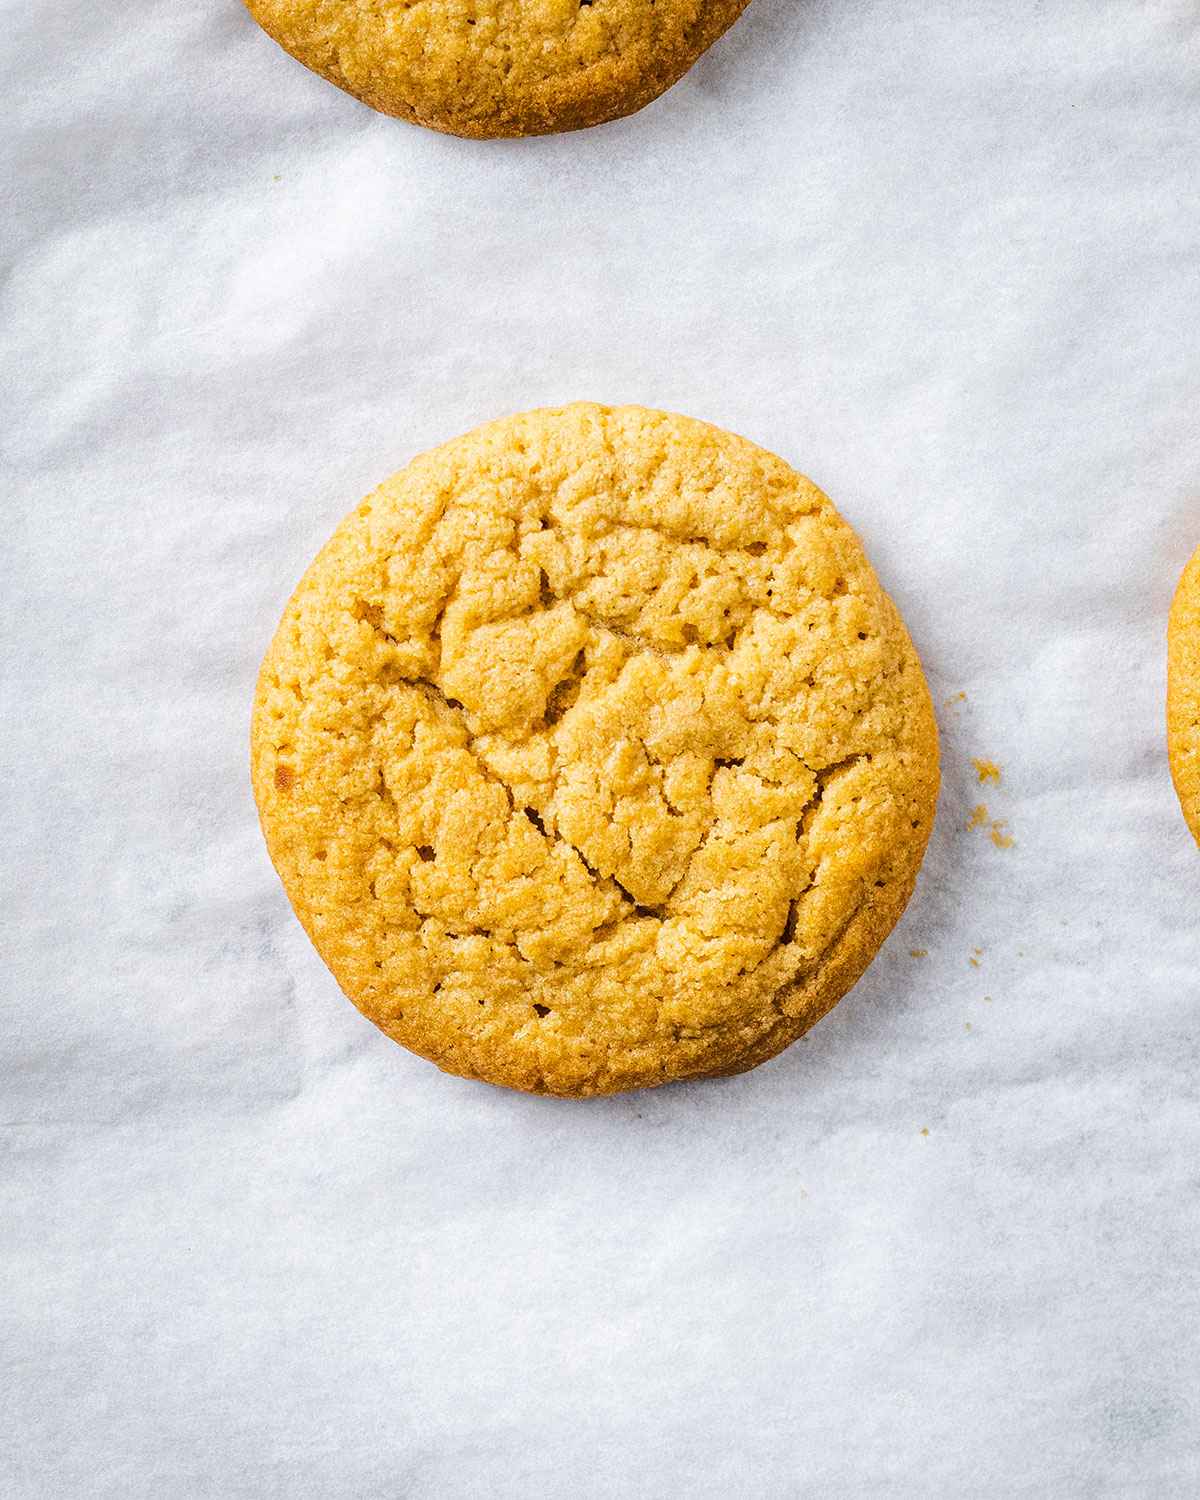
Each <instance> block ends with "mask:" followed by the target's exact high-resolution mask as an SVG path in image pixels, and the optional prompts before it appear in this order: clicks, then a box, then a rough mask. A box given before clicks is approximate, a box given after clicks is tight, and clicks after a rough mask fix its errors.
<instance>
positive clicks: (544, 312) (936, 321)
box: [0, 0, 1200, 1500]
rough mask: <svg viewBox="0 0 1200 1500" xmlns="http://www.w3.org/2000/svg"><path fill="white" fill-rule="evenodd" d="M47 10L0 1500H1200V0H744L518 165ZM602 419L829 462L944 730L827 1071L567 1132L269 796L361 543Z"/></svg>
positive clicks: (32, 88) (17, 321)
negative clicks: (1165, 725) (903, 904)
mask: <svg viewBox="0 0 1200 1500" xmlns="http://www.w3.org/2000/svg"><path fill="white" fill-rule="evenodd" d="M0 19H2V21H3V36H4V44H3V49H2V51H3V61H2V63H0V78H2V82H3V98H4V101H5V103H4V110H5V128H4V131H3V138H2V140H0V153H2V155H3V163H2V166H3V181H4V183H5V190H6V193H7V195H8V196H7V206H6V208H5V210H4V213H3V221H2V230H0V233H2V236H3V245H4V250H5V260H6V269H7V277H6V280H5V283H4V286H3V292H2V296H3V303H2V317H3V331H2V339H0V361H2V365H0V369H2V376H3V387H4V397H3V428H4V465H5V489H4V497H5V498H4V502H3V503H4V527H3V556H4V561H3V573H2V577H0V600H2V606H3V611H4V615H5V650H6V669H5V673H6V675H5V685H4V697H3V705H2V708H3V724H2V730H0V732H2V734H3V738H4V742H5V762H6V766H7V768H8V772H9V774H8V775H7V777H6V779H5V781H4V784H3V785H4V792H3V795H4V799H5V804H6V808H5V811H4V823H3V826H4V839H3V843H4V859H5V863H6V865H7V876H6V880H7V884H6V888H5V890H4V892H3V901H4V918H5V928H6V937H7V939H8V941H7V944H6V957H5V959H4V964H5V982H4V985H3V994H4V1000H5V1004H6V1006H7V1007H8V1010H7V1015H6V1017H5V1019H4V1020H3V1023H2V1026H3V1032H2V1034H3V1047H4V1053H5V1060H4V1065H3V1122H4V1125H5V1128H4V1130H3V1132H2V1133H0V1149H2V1150H3V1154H4V1192H5V1202H4V1207H3V1212H2V1214H0V1236H2V1241H3V1246H4V1257H5V1262H6V1265H5V1269H6V1271H7V1286H8V1293H7V1296H6V1299H5V1303H4V1306H3V1310H2V1312H0V1316H2V1317H3V1320H4V1326H3V1340H2V1344H0V1347H2V1350H3V1354H2V1359H3V1367H2V1368H0V1379H2V1382H3V1388H4V1406H5V1408H6V1411H5V1416H4V1421H3V1427H4V1429H5V1431H4V1433H3V1434H0V1492H2V1493H3V1494H4V1495H5V1496H6V1497H7V1496H11V1497H20V1500H26V1497H34V1496H37V1497H41V1496H48V1497H54V1500H58V1497H69V1500H74V1497H93V1496H102V1497H122V1500H126V1497H138V1500H140V1497H154V1500H161V1497H169V1500H175V1497H181V1500H192V1497H209V1496H211V1497H216V1500H242V1497H246V1500H263V1497H267V1500H273V1497H287V1500H292V1497H310V1496H311V1497H314V1500H349V1497H372V1500H373V1497H388V1500H391V1497H400V1496H403V1497H411V1500H460V1497H474V1496H479V1497H487V1500H492V1497H498V1500H505V1497H522V1500H525V1497H549V1500H558V1497H565V1500H585V1497H594V1496H595V1497H609V1496H613V1497H653V1500H660V1497H664V1500H666V1497H673V1496H687V1497H696V1496H698V1497H722V1500H727V1497H743V1496H745V1497H766V1500H774V1497H810V1496H811V1497H853V1500H857V1497H875V1496H898V1497H906V1500H907V1497H919V1500H926V1497H954V1500H958V1497H964V1496H965V1497H973V1496H985V1497H992V1496H1000V1497H1003V1496H1037V1497H1041V1496H1052V1497H1056V1500H1058V1497H1075V1496H1081V1497H1093V1496H1125V1495H1130V1496H1152V1497H1164V1496H1166V1497H1175V1496H1179V1497H1191V1496H1194V1495H1196V1494H1197V1493H1198V1492H1200V1396H1198V1394H1197V1388H1198V1383H1200V1380H1198V1377H1200V1275H1198V1265H1200V1253H1198V1240H1200V1191H1198V1190H1200V1113H1198V1109H1197V1104H1198V1095H1200V1007H1198V1004H1197V1001H1198V998H1200V996H1198V989H1200V985H1198V982H1197V935H1196V909H1197V894H1198V893H1200V853H1198V852H1197V850H1196V848H1195V847H1194V846H1193V844H1192V842H1191V840H1190V838H1189V836H1188V834H1187V831H1186V829H1185V827H1184V825H1183V822H1182V820H1181V818H1180V816H1179V811H1178V808H1177V805H1176V803H1175V800H1174V797H1173V794H1172V790H1171V786H1170V783H1169V779H1168V775H1167V768H1166V761H1165V752H1164V745H1163V730H1162V719H1163V690H1164V660H1163V657H1164V641H1163V631H1164V623H1165V616H1166V610H1167V606H1168V602H1169V598H1170V594H1171V591H1172V588H1173V586H1174V583H1175V580H1176V577H1177V575H1178V573H1179V570H1180V568H1181V567H1182V565H1183V562H1184V560H1185V558H1186V557H1187V555H1188V553H1189V552H1190V551H1191V549H1192V547H1193V546H1194V545H1195V544H1196V543H1197V542H1200V399H1198V398H1200V10H1198V9H1197V6H1196V4H1195V3H1194V0H1140V3H1139V0H920V3H918V0H754V3H753V4H752V5H751V7H750V9H749V10H748V11H747V12H746V14H745V16H744V18H743V19H742V21H741V22H740V23H739V24H738V25H737V26H736V27H735V28H734V29H733V31H731V32H730V33H729V35H728V36H727V37H726V38H725V39H724V40H723V41H722V42H721V43H720V44H719V45H718V46H717V47H715V48H714V49H713V51H712V52H711V53H710V54H709V56H708V57H706V58H705V59H704V60H703V61H702V62H701V63H700V64H699V66H697V67H696V69H695V70H694V71H693V72H692V73H691V74H690V75H689V77H688V78H687V79H685V81H684V82H683V83H681V84H680V85H679V86H678V87H677V88H676V89H674V90H673V91H672V92H671V93H669V94H668V95H667V96H665V97H664V98H663V99H661V100H659V101H658V102H657V103H656V104H654V105H652V106H651V107H650V108H649V109H647V110H645V111H644V112H643V113H641V114H639V115H637V116H634V117H633V118H632V119H630V120H626V121H623V122H620V123H617V124H614V125H611V126H606V127H602V128H600V129H597V130H593V131H590V132H586V133H584V134H580V135H568V136H560V137H557V138H550V139H543V140H533V141H524V142H499V143H497V142H492V143H489V142H476V143H469V142H463V141H457V140H453V139H449V138H444V137H440V136H437V135H434V134H431V133H428V132H424V131H421V130H418V129H414V128H411V127H409V126H405V125H402V124H399V123H397V122H395V121H391V120H388V119H385V118H383V117H381V116H378V115H374V114H372V113H371V112H370V111H369V110H367V109H365V108H363V107H361V106H359V105H357V104H355V103H354V102H353V101H352V100H350V99H349V98H347V97H345V96H343V95H341V94H339V93H337V92H336V91H335V90H334V89H332V88H330V87H329V86H328V85H326V84H324V83H322V82H321V81H320V80H319V79H317V78H315V77H313V76H312V75H310V74H308V73H306V72H305V71H304V70H303V69H302V68H300V67H299V66H298V65H296V64H294V63H293V62H291V61H290V60H289V59H288V58H286V57H285V56H284V55H283V54H282V53H280V52H278V51H277V49H276V48H275V47H274V46H273V44H272V43H270V42H269V41H268V40H267V39H266V38H265V37H264V36H263V35H262V33H261V32H259V31H258V30H257V28H256V27H255V26H254V25H253V24H252V22H251V21H250V20H249V19H248V17H247V16H246V15H245V14H244V13H243V11H242V10H241V8H240V7H239V6H238V5H237V4H236V3H234V0H211V3H200V0H194V3H184V0H136V3H134V0H105V3H103V4H96V3H94V0H21V3H18V0H0ZM575 398H589V399H594V400H600V401H609V402H619V401H636V402H642V403H646V404H648V405H653V406H661V407H667V408H672V409H675V410H679V411H683V412H687V413H690V414H692V415H695V416H700V417H704V418H708V419H710V420H712V421H714V422H717V423H719V424H721V425H723V426H726V427H729V428H732V429H734V430H736V431H738V432H742V433H745V434H746V435H748V436H749V437H752V438H754V439H755V440H757V441H758V442H760V443H762V444H764V445H765V446H767V447H769V448H771V449H773V450H775V451H777V452H779V453H781V454H782V455H784V456H785V457H786V458H787V459H789V460H790V461H791V462H793V463H794V464H796V466H797V467H799V468H801V469H802V470H804V471H805V472H807V473H808V474H810V475H811V476H812V477H813V478H814V479H815V480H816V481H817V482H818V483H819V484H820V485H822V486H823V487H824V488H825V489H826V490H827V491H828V492H829V493H830V494H831V495H832V496H833V498H834V500H835V501H836V503H837V504H838V505H839V506H840V508H841V509H842V510H843V512H844V513H845V515H846V516H847V517H848V519H849V520H850V521H851V522H852V523H853V524H854V525H855V526H856V527H857V528H858V529H859V531H860V533H861V535H862V537H863V539H864V542H865V543H866V546H867V549H868V552H869V553H870V555H871V557H872V558H873V560H874V561H875V563H876V566H877V568H878V570H879V572H880V574H881V576H882V578H883V580H884V582H885V585H886V586H887V587H888V588H889V589H890V590H891V592H892V593H893V594H894V596H895V597H896V599H897V601H898V603H899V604H900V606H901V608H902V610H903V611H904V613H905V616H906V618H907V620H908V623H909V625H910V627H911V630H912V633H913V635H914V637H915V639H916V642H917V645H918V648H919V650H920V651H921V654H922V656H923V658H924V661H925V664H926V668H927V671H928V674H929V678H930V682H931V685H932V687H933V691H934V695H935V699H936V701H937V703H938V705H939V715H940V719H941V725H942V733H943V751H944V762H945V782H944V790H943V795H942V800H941V808H940V815H939V821H938V826H937V830H936V832H935V835H934V839H933V843H932V845H931V848H930V854H929V858H928V860H927V862H926V865H925V870H924V874H923V876H922V880H921V885H920V888H919V891H918V895H917V897H916V899H915V900H914V902H913V904H912V906H911V908H910V910H909V912H908V914H907V916H906V917H905V919H904V921H903V923H902V924H901V926H900V928H899V929H898V930H897V932H896V933H895V935H894V936H893V937H892V939H891V940H890V941H889V943H888V944H887V946H886V947H885V949H884V951H883V952H882V954H881V955H880V957H879V959H878V960H877V962H876V963H875V964H874V966H873V967H872V968H871V970H870V972H869V973H868V975H867V977H866V978H865V979H864V980H863V981H862V982H861V984H860V985H859V986H858V988H857V989H856V990H855V991H854V992H853V994H852V995H851V996H850V997H848V998H847V999H846V1000H845V1001H844V1002H843V1003H842V1004H841V1006H839V1007H838V1009H837V1010H836V1011H835V1012H834V1013H833V1014H832V1015H831V1016H830V1017H829V1019H827V1020H826V1021H824V1022H823V1023H822V1024H821V1025H820V1026H819V1027H818V1028H817V1029H816V1031H815V1032H814V1033H812V1034H811V1035H810V1037H809V1038H808V1039H807V1040H805V1041H802V1042H800V1043H798V1044H797V1045H796V1046H795V1047H793V1048H792V1049H791V1050H790V1051H789V1052H787V1053H786V1054H785V1055H784V1056H782V1057H781V1058H779V1059H777V1060H776V1061H774V1062H772V1063H771V1064H769V1065H767V1066H765V1067H763V1068H761V1069H760V1070H758V1071H757V1072H755V1073H752V1074H749V1075H747V1076H744V1077H741V1078H737V1079H733V1080H731V1081H727V1082H721V1083H707V1084H699V1085H692V1086H677V1087H672V1088H668V1089H664V1090H661V1091H659V1092H656V1093H649V1094H641V1095H633V1096H627V1097H623V1098H618V1099H613V1100H609V1101H602V1102H594V1103H584V1104H580V1103H568V1102H556V1101H551V1100H544V1099H534V1098H526V1097H522V1096H519V1095H517V1094H509V1093H505V1092H502V1091H499V1090H494V1089H490V1088H488V1087H486V1086H483V1085H478V1084H470V1083H465V1082H461V1081H459V1080H456V1079H452V1078H448V1077H445V1076H443V1075H441V1074H439V1073H438V1072H437V1071H435V1070H434V1069H433V1068H432V1067H430V1066H429V1065H428V1064H426V1063H423V1062H421V1061H419V1060H417V1059H416V1058H412V1057H410V1056H409V1055H408V1054H406V1053H404V1052H403V1051H401V1050H400V1049H399V1048H397V1047H395V1046H394V1045H393V1044H392V1043H391V1042H389V1041H387V1040H386V1039H385V1038H384V1037H383V1036H381V1035H380V1034H379V1033H377V1032H376V1031H375V1030H374V1029H373V1028H372V1027H371V1026H370V1025H369V1024H368V1023H367V1022H366V1021H364V1020H362V1019H361V1018H360V1017H359V1016H358V1014H357V1013H356V1012H355V1011H354V1010H353V1009H352V1008H351V1006H350V1005H349V1004H347V1003H346V1002H345V1001H344V1000H343V999H342V998H341V997H340V995H339V993H338V991H337V989H336V987H335V985H334V983H333V981H332V979H331V978H330V977H329V975H328V974H327V973H326V972H325V970H324V968H323V967H322V965H321V963H320V962H319V960H318V959H317V958H316V956H315V954H314V953H313V952H312V950H311V949H310V947H309V945H308V943H307V941H306V939H305V938H304V936H303V934H302V933H301V931H300V929H299V927H298V925H297V924H296V922H295V920H294V919H293V917H292V916H291V914H290V911H289V909H288V906H287V902H286V900H285V899H284V896H283V893H282V891H281V889H280V887H279V884H278V882H277V880H276V878H275V876H274V874H273V872H272V870H271V868H270V866H269V864H268V861H267V857H266V854H265V852H264V849H263V846H262V842H261V839H260V836H259V833H258V829H257V826H256V820H255V814H254V807H253V804H252V801H251V796H250V790H249V786H248V781H247V766H246V762H247V749H246V740H247V726H248V718H249V707H250V698H251V692H252V687H253V680H254V675H255V671H256V668H257V664H258V660H259V658H260V656H261V654H262V652H263V650H264V648H265V647H266V644H267V641H268V639H269V636H270V633H271V631H272V629H273V627H274V624H275V621H276V619H277V617H278V613H279V611H280V609H281V608H282V606H283V603H284V601H285V599H286V597H287V595H288V593H289V592H290V590H291V588H292V586H293V584H294V582H295V580H296V578H297V577H298V575H299V573H300V571H301V570H302V568H303V567H304V565H305V564H306V563H307V561H308V560H309V558H310V557H311V556H312V554H313V553H314V552H315V551H316V549H317V547H318V546H319V545H320V543H321V542H322V541H323V540H324V538H325V537H326V535H327V534H328V533H329V531H330V530H331V529H332V527H333V526H334V525H335V523H336V522H337V521H338V519H339V518H340V517H341V515H342V514H343V513H344V512H345V511H346V510H348V509H349V508H350V507H351V506H352V505H353V504H354V503H355V502H356V501H357V500H358V498H359V497H360V496H361V495H362V494H363V493H364V492H365V491H366V490H368V489H369V488H371V487H372V486H373V485H374V484H375V483H376V482H378V481H379V480H380V479H382V478H383V477H385V476H386V475H387V474H388V473H390V472H391V471H392V470H393V469H395V468H397V467H399V466H400V465H401V464H402V463H404V462H405V461H406V460H407V459H408V458H409V457H410V456H411V455H412V454H414V453H415V452H417V451H418V450H420V449H422V448H424V447H427V446H429V445H431V444H434V443H436V442H440V441H442V440H443V439H446V438H449V437H452V436H454V435H455V434H457V433H459V432H461V431H463V430H465V429H467V428H469V427H472V426H474V425H475V424H476V423H478V422H480V421H483V420H485V419H487V418H490V417H492V416H495V415H499V414H500V413H503V412H506V411H511V410H514V409H520V408H524V407H530V406H536V405H540V404H546V403H557V402H561V401H565V400H569V399H575ZM959 693H965V694H966V698H965V700H962V699H955V701H954V702H953V703H951V704H949V705H948V706H945V705H946V700H948V699H951V698H954V696H955V695H957V694H959ZM972 757H984V758H990V759H994V760H995V761H997V762H998V763H999V764H1000V765H1001V767H1002V768H1003V781H1002V783H1001V785H1000V786H999V787H998V788H997V787H995V786H988V787H982V788H981V787H979V786H978V785H977V784H976V779H975V772H974V770H973V768H972V766H971V759H972ZM980 801H982V802H986V803H987V805H988V809H989V818H993V817H994V818H999V819H1003V820H1005V821H1006V823H1007V826H1008V829H1009V831H1010V832H1011V834H1012V836H1013V837H1014V839H1015V844H1014V845H1013V847H1012V848H1010V849H998V848H996V847H995V846H994V845H993V844H992V842H991V841H990V839H989V837H988V836H987V830H986V829H983V830H980V829H975V830H971V831H968V830H967V828H966V824H967V822H968V819H969V816H970V811H971V808H972V807H973V806H974V804H975V803H977V802H980ZM914 948H915V949H927V950H928V956H927V957H924V958H913V957H911V956H910V950H912V949H914ZM976 950H981V951H979V952H977V951H976ZM972 957H974V958H976V959H977V960H978V967H975V966H974V965H972V963H971V962H970V960H971V958H972ZM985 997H987V998H985ZM968 1027H969V1029H968ZM926 1130H927V1131H928V1134H927V1135H926V1134H924V1131H926Z"/></svg>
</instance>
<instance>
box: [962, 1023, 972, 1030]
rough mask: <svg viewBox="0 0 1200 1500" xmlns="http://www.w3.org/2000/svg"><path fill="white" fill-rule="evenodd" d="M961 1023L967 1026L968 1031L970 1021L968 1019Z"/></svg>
mask: <svg viewBox="0 0 1200 1500" xmlns="http://www.w3.org/2000/svg"><path fill="white" fill-rule="evenodd" d="M963 1025H964V1026H965V1027H966V1028H967V1030H968V1031H970V1029H971V1023H970V1021H964V1022H963Z"/></svg>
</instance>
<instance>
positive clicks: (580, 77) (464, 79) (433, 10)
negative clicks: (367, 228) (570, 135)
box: [245, 0, 748, 136]
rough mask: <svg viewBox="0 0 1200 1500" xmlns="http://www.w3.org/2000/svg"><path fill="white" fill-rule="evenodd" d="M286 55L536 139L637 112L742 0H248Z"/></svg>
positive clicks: (428, 114) (431, 118)
mask: <svg viewBox="0 0 1200 1500" xmlns="http://www.w3.org/2000/svg"><path fill="white" fill-rule="evenodd" d="M245 3H246V6H247V8H248V9H249V11H250V13H251V15H253V16H254V18H255V20H256V21H257V22H258V23H259V25H260V26H262V28H263V29H264V30H265V31H266V32H268V33H269V34H270V35H271V36H272V37H274V39H275V40H276V41H277V42H278V43H279V45H280V46H281V47H283V48H284V49H285V50H286V51H288V52H290V53H291V54H292V56H293V57H295V58H298V59H299V61H300V62H302V63H304V65H305V66H306V67H309V68H312V70H313V71H314V72H316V73H320V74H321V75H322V77H324V78H328V79H329V81H330V82H331V83H335V84H337V86H338V87H339V88H342V89H345V90H346V92H347V93H349V94H353V95H354V96H355V97H356V98H358V99H362V100H363V101H364V102H365V103H367V104H369V105H371V106H372V108H374V109H378V110H382V111H383V113H384V114H388V115H399V116H400V117H401V118H402V119H405V120H412V121H414V122H415V123H416V124H418V125H428V126H429V127H430V128H431V129H433V130H445V131H448V132H449V133H450V134H451V135H465V136H514V135H544V134H546V133H548V132H550V131H554V130H578V129H579V128H580V127H581V126H585V125H598V124H600V123H601V121H603V120H614V119H617V118H618V117H619V116H621V115H628V114H632V113H633V112H634V110H637V109H641V108H642V106H643V105H645V104H649V103H650V101H651V99H656V98H657V97H658V95H659V94H661V93H662V92H663V91H664V90H665V89H668V88H670V87H671V85H672V84H673V83H675V82H676V81H677V80H678V79H680V78H681V77H682V76H683V75H684V73H686V72H687V70H688V69H689V68H690V67H691V65H692V64H693V63H694V62H695V61H696V59H697V58H698V57H699V56H700V54H701V53H702V52H704V51H705V49H706V48H708V47H710V46H711V45H712V43H713V42H715V41H716V39H717V38H718V37H719V36H720V35H721V33H722V32H723V31H725V30H726V28H727V27H729V26H731V25H732V24H733V22H734V21H735V20H737V18H738V16H739V15H740V14H741V12H742V10H744V9H745V7H746V5H747V3H748V0H373V3H372V4H369V5H364V4H361V3H356V0H245Z"/></svg>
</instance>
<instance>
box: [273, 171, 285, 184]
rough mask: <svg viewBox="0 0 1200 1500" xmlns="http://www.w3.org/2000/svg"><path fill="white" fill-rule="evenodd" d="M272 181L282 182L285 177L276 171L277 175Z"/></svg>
mask: <svg viewBox="0 0 1200 1500" xmlns="http://www.w3.org/2000/svg"><path fill="white" fill-rule="evenodd" d="M271 181H272V182H282V181H283V178H282V177H281V176H280V175H279V173H278V172H276V174H275V176H274V177H272V178H271Z"/></svg>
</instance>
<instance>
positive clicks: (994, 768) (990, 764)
mask: <svg viewBox="0 0 1200 1500" xmlns="http://www.w3.org/2000/svg"><path fill="white" fill-rule="evenodd" d="M971 764H972V765H973V766H974V767H975V774H976V775H977V776H978V777H979V785H980V786H982V785H983V783H984V782H985V781H999V780H1000V767H999V766H998V765H997V764H996V762H995V761H994V760H973V761H972V762H971Z"/></svg>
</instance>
